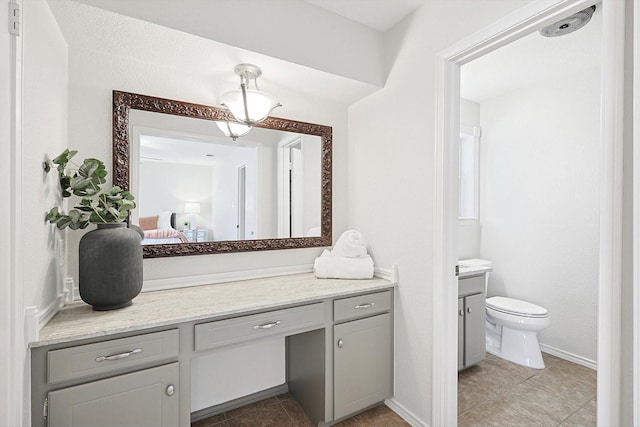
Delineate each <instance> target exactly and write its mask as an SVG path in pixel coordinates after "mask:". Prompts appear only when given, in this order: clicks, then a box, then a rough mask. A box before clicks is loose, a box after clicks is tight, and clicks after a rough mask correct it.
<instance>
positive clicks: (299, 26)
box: [82, 0, 385, 86]
mask: <svg viewBox="0 0 640 427" xmlns="http://www.w3.org/2000/svg"><path fill="white" fill-rule="evenodd" d="M82 1H84V2H85V3H88V4H93V5H97V6H99V7H103V8H105V9H109V10H113V11H115V12H118V13H124V14H126V15H128V16H135V17H137V18H140V19H144V20H145V21H149V22H155V23H157V24H160V25H166V26H168V27H170V28H175V29H178V30H181V31H186V32H191V33H192V34H196V35H198V36H201V37H205V38H209V39H212V40H218V41H220V42H223V43H226V44H229V45H231V46H237V47H240V48H244V49H249V50H251V51H254V52H260V53H263V54H265V55H269V56H271V57H274V58H281V59H284V60H286V61H289V62H293V63H297V64H301V65H304V66H306V67H311V68H314V69H318V70H323V71H328V72H331V73H333V74H337V75H340V76H344V77H347V78H350V79H357V80H360V81H363V82H367V83H372V84H375V85H378V86H381V85H382V84H383V82H384V77H385V76H384V73H383V69H382V63H381V61H380V56H381V52H380V51H381V49H380V44H381V43H380V42H381V40H380V39H381V36H380V34H379V33H378V32H377V31H375V30H373V29H371V28H369V27H366V26H364V25H361V24H357V23H355V22H354V21H351V20H349V19H347V18H344V17H342V16H339V15H336V14H334V13H331V12H329V11H327V10H324V9H321V8H318V7H316V6H314V5H312V4H310V3H306V2H302V1H290V0H269V1H264V0H243V1H241V2H238V1H236V0H216V1H215V2H211V1H209V0H199V1H196V2H193V1H192V2H191V3H190V4H191V5H192V7H196V8H198V10H199V13H191V12H192V10H190V9H189V8H185V7H183V5H182V4H181V3H177V2H174V1H163V2H161V7H158V6H157V4H158V0H137V1H135V2H114V1H112V0H82ZM267 16H268V17H269V19H265V17H267ZM310 16H313V19H309V17H310ZM212 22H215V24H214V25H212ZM240 22H241V23H242V25H239V23H240ZM239 28H240V30H239ZM245 28H250V29H251V31H245V30H244V29H245ZM292 35H294V37H292ZM346 40H348V41H349V42H348V43H345V41H346Z"/></svg>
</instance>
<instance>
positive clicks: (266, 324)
mask: <svg viewBox="0 0 640 427" xmlns="http://www.w3.org/2000/svg"><path fill="white" fill-rule="evenodd" d="M281 323H282V321H281V320H278V321H276V322H271V323H263V324H262V325H255V326H254V327H253V329H271V328H273V327H274V326H278V325H279V324H281Z"/></svg>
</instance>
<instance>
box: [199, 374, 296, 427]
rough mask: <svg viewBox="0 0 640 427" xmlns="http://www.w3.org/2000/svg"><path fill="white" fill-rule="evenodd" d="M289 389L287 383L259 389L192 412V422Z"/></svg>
mask: <svg viewBox="0 0 640 427" xmlns="http://www.w3.org/2000/svg"><path fill="white" fill-rule="evenodd" d="M288 391H289V386H288V385H287V383H284V384H280V385H277V386H275V387H271V388H268V389H266V390H262V391H259V392H257V393H253V394H250V395H248V396H242V397H239V398H237V399H234V400H230V401H228V402H224V403H221V404H219V405H214V406H210V407H208V408H204V409H200V410H198V411H195V412H192V413H191V422H192V423H193V422H196V421H200V420H204V419H205V418H209V417H212V416H214V415H218V414H221V413H223V412H227V411H231V410H233V409H237V408H241V407H243V406H245V405H250V404H252V403H255V402H259V401H261V400H264V399H267V398H269V397H271V396H276V395H278V394H283V393H286V392H288Z"/></svg>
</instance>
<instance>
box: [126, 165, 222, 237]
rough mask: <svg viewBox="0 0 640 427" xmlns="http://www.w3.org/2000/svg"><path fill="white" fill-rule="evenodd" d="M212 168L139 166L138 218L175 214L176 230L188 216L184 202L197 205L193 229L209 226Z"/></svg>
mask: <svg viewBox="0 0 640 427" xmlns="http://www.w3.org/2000/svg"><path fill="white" fill-rule="evenodd" d="M212 175H213V169H212V167H211V166H205V165H187V164H181V163H168V162H144V163H142V164H140V196H139V197H138V198H137V199H136V203H137V208H138V215H139V216H141V217H145V216H155V215H158V214H159V213H160V212H164V211H170V212H175V213H176V229H178V230H180V229H182V228H185V227H184V222H185V221H188V215H187V214H185V213H184V207H185V203H186V202H198V203H200V213H199V214H194V215H195V219H196V225H197V228H205V229H211V227H212V213H211V211H212V194H213V190H212V185H213V183H212V179H211V177H212Z"/></svg>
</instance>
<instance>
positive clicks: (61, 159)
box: [44, 149, 136, 230]
mask: <svg viewBox="0 0 640 427" xmlns="http://www.w3.org/2000/svg"><path fill="white" fill-rule="evenodd" d="M77 153H78V152H77V151H73V150H69V149H66V150H64V151H63V152H62V154H60V155H59V156H58V157H56V158H55V159H53V160H52V161H51V163H53V165H55V166H56V170H57V171H58V177H59V181H60V189H61V192H62V197H65V198H66V197H71V196H78V197H80V201H79V202H78V203H76V205H75V206H74V208H73V209H71V210H70V211H69V212H68V213H64V212H60V211H59V210H58V208H57V207H54V208H52V209H51V210H50V211H49V212H48V213H47V217H46V219H47V220H48V221H49V222H50V223H52V224H55V225H56V226H57V227H58V228H59V229H61V230H62V229H64V228H66V227H69V228H70V229H72V230H77V229H79V228H86V227H87V226H88V225H89V224H90V223H98V224H99V223H103V224H104V223H114V222H121V221H124V220H126V219H127V217H128V216H129V211H130V210H131V209H133V208H135V207H136V204H135V202H134V201H133V199H134V197H133V195H132V194H131V193H129V192H128V191H126V190H123V189H122V188H120V187H118V186H114V187H111V188H110V189H109V190H103V189H102V187H101V186H102V185H103V184H104V183H106V182H107V180H106V179H105V177H106V176H107V170H106V168H105V166H104V163H103V162H101V161H100V160H98V159H93V158H88V159H84V161H83V162H82V164H81V165H76V164H75V163H73V162H71V159H72V158H73V157H74V156H75V155H76V154H77ZM44 169H45V171H46V172H49V171H51V170H52V165H51V164H50V163H49V162H45V164H44Z"/></svg>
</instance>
